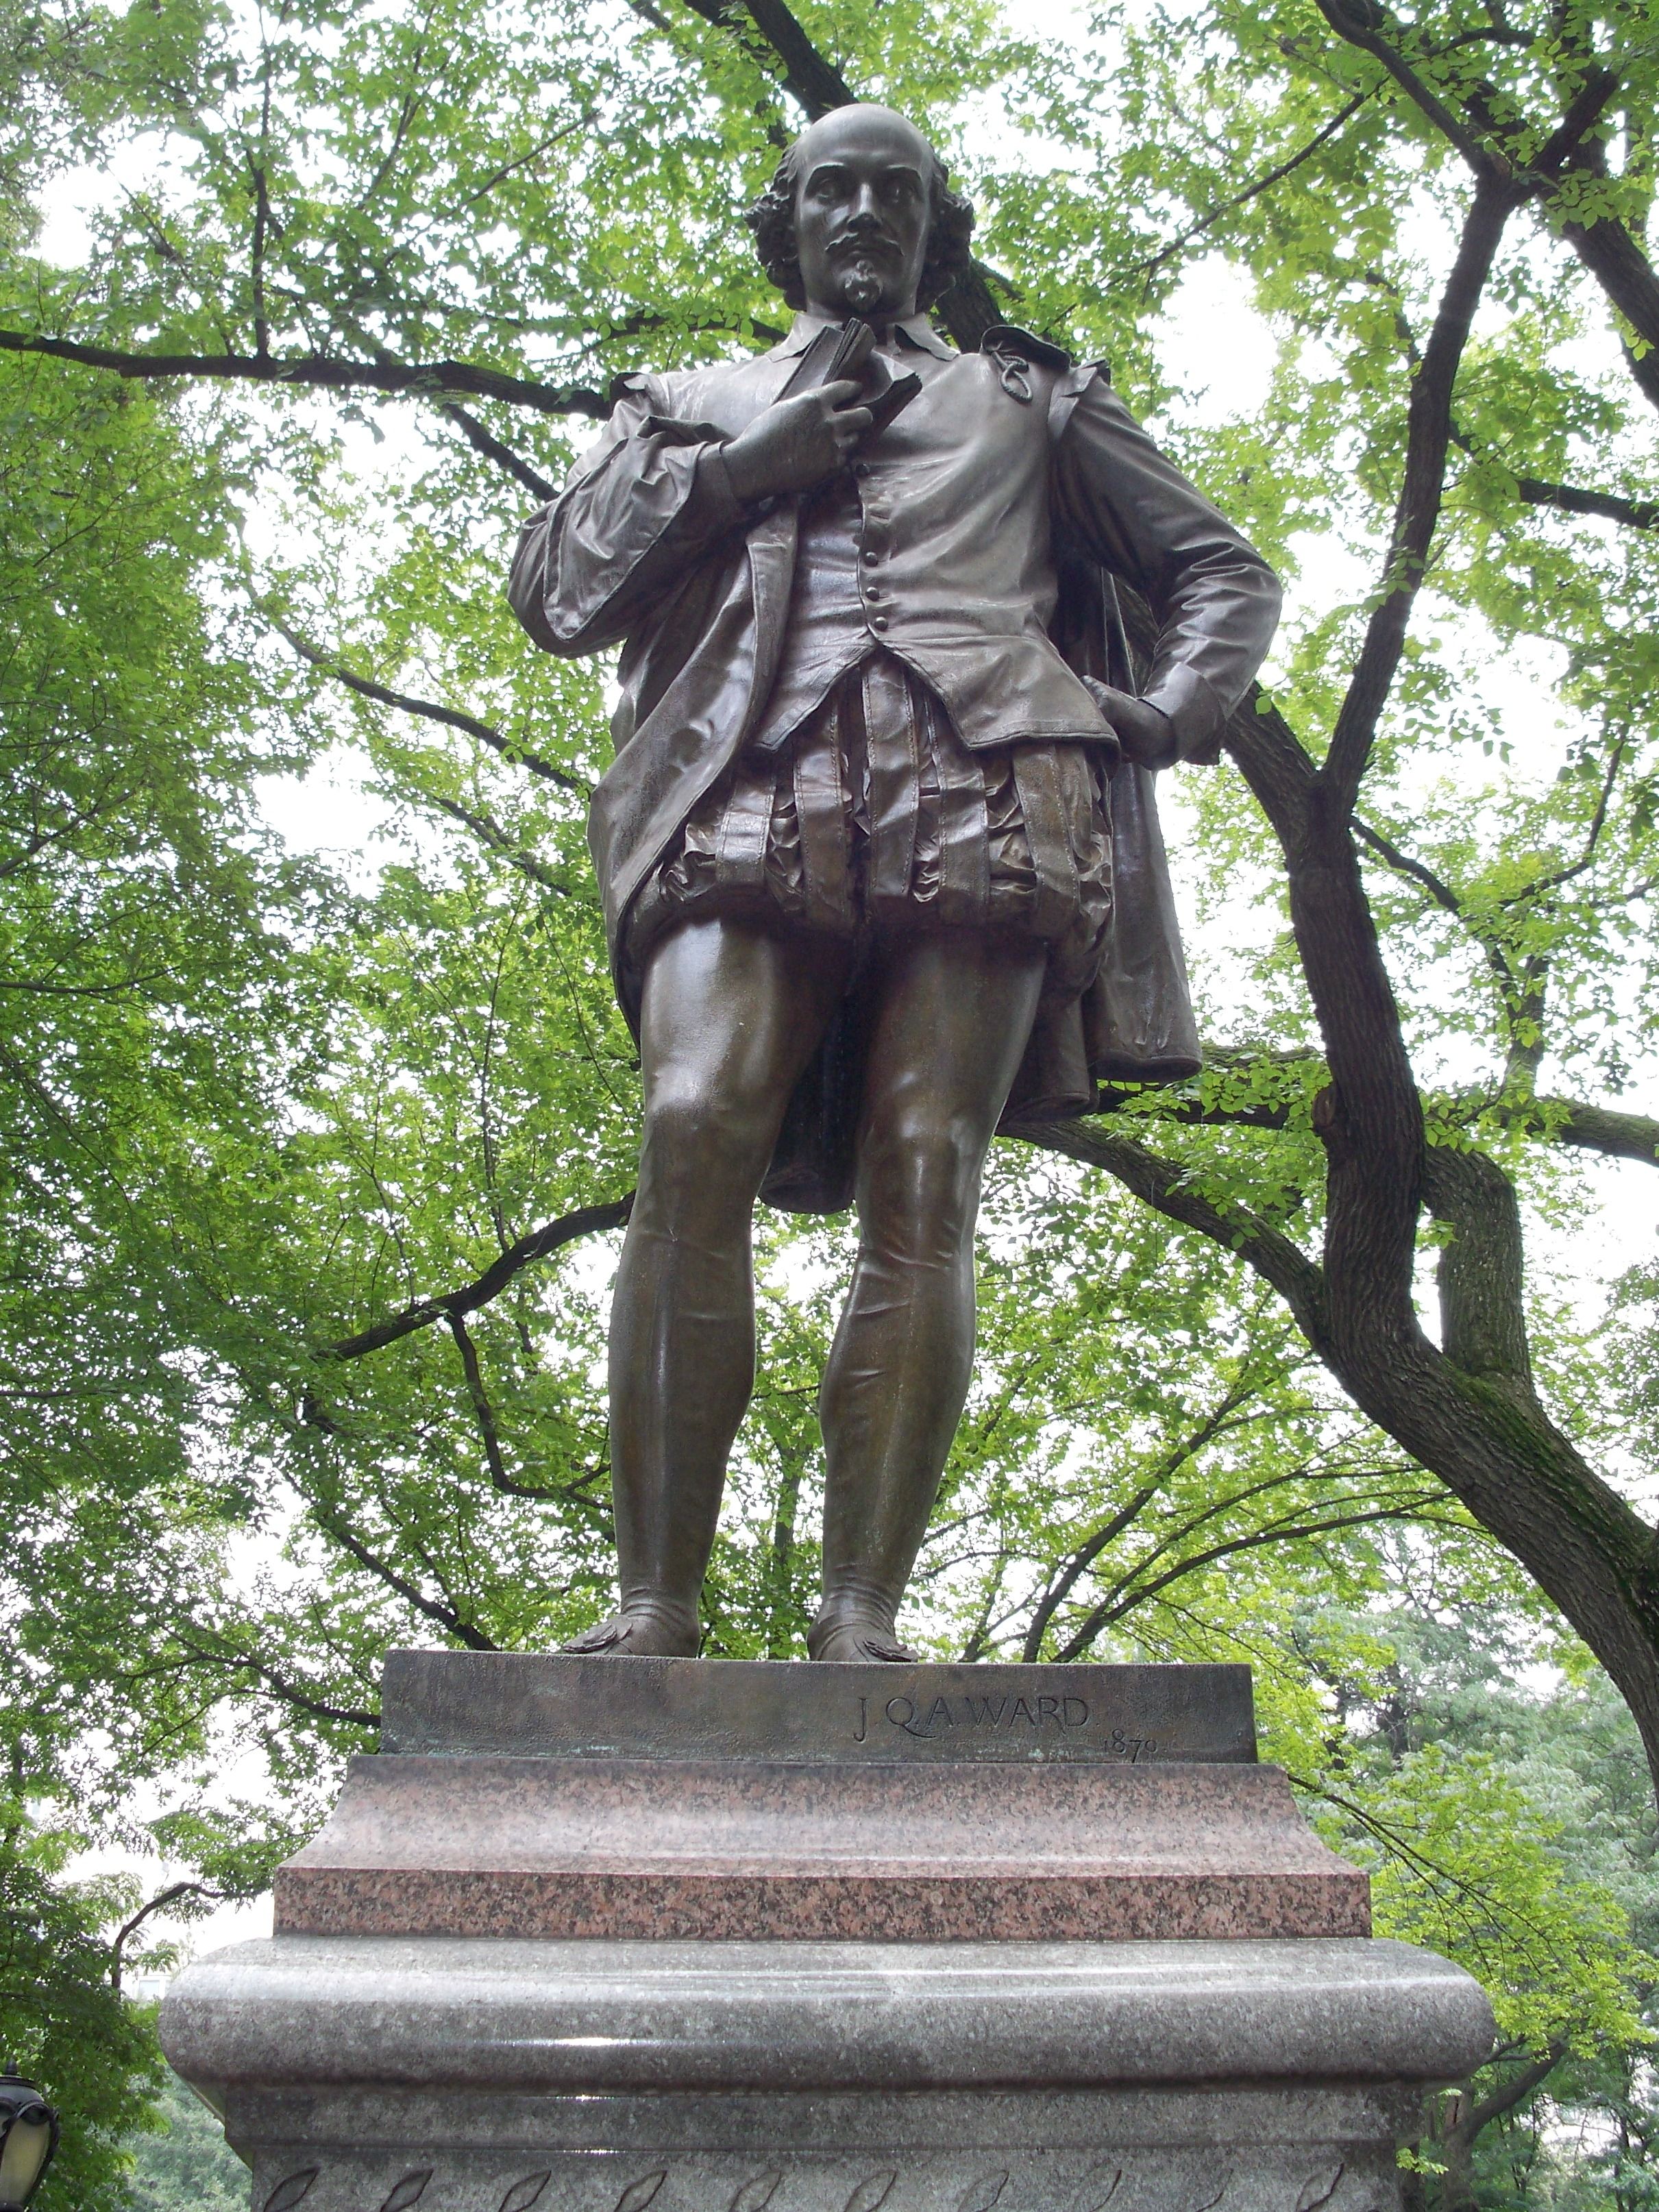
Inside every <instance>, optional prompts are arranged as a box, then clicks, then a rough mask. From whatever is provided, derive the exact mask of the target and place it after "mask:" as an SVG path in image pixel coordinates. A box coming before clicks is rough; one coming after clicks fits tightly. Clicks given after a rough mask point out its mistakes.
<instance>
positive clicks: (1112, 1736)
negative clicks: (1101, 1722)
mask: <svg viewBox="0 0 1659 2212" xmlns="http://www.w3.org/2000/svg"><path fill="white" fill-rule="evenodd" d="M856 1702H857V1705H858V1711H857V1714H856V1715H855V1717H854V1723H853V1729H852V1735H853V1741H854V1743H868V1742H869V1741H871V1739H872V1736H874V1737H876V1738H877V1739H878V1740H880V1741H894V1740H895V1739H896V1738H897V1737H900V1736H909V1737H912V1738H913V1739H914V1740H915V1741H918V1742H921V1743H937V1742H939V1741H942V1740H944V1739H946V1738H952V1737H955V1738H960V1737H962V1736H972V1735H995V1734H1001V1735H1007V1736H1012V1737H1015V1738H1025V1739H1028V1740H1029V1741H1030V1743H1031V1744H1032V1746H1033V1747H1034V1748H1041V1747H1042V1745H1043V1744H1045V1743H1055V1744H1062V1743H1065V1742H1066V1741H1067V1740H1068V1739H1069V1740H1071V1741H1075V1742H1077V1743H1079V1745H1081V1744H1083V1743H1087V1742H1090V1741H1091V1737H1092V1731H1091V1729H1090V1715H1089V1701H1088V1699H1086V1698H1079V1697H1075V1696H1061V1695H1060V1694H1058V1693H1056V1694H1054V1695H1049V1694H1048V1693H1046V1692H1045V1693H1043V1694H1042V1695H1040V1696H1037V1697H1033V1698H1010V1697H995V1696H984V1697H976V1696H973V1695H971V1694H969V1692H957V1694H956V1695H954V1696H952V1697H948V1698H944V1697H939V1698H932V1699H927V1698H922V1699H916V1698H907V1697H902V1696H901V1697H896V1698H889V1699H888V1700H887V1702H886V1703H885V1705H879V1704H878V1703H877V1702H876V1701H875V1700H873V1699H870V1698H867V1697H863V1698H860V1699H858V1700H857V1701H856ZM1092 1740H1093V1741H1096V1742H1097V1743H1098V1747H1099V1748H1100V1749H1101V1750H1103V1751H1104V1752H1105V1753H1106V1754H1107V1756H1108V1757H1109V1758H1111V1759H1127V1760H1128V1761H1129V1763H1130V1764H1131V1765H1136V1764H1138V1763H1139V1762H1140V1761H1142V1760H1144V1759H1156V1758H1157V1757H1158V1738H1157V1737H1156V1736H1151V1735H1130V1734H1129V1733H1128V1732H1127V1730H1126V1729H1111V1730H1110V1731H1109V1733H1108V1734H1106V1735H1104V1736H1103V1737H1098V1738H1093V1739H1092Z"/></svg>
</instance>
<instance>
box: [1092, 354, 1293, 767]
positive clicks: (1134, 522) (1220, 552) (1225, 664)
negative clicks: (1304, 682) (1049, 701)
mask: <svg viewBox="0 0 1659 2212" xmlns="http://www.w3.org/2000/svg"><path fill="white" fill-rule="evenodd" d="M1055 402H1056V404H1055V405H1054V408H1053V410H1051V420H1052V422H1053V423H1054V431H1055V439H1056V442H1055V447H1054V491H1055V501H1056V505H1057V507H1058V509H1059V513H1060V520H1061V523H1062V526H1064V528H1065V529H1066V532H1068V534H1069V535H1070V536H1072V537H1073V538H1074V539H1075V540H1076V541H1077V542H1078V543H1079V544H1080V545H1081V547H1082V548H1083V549H1084V550H1085V551H1086V552H1087V553H1088V554H1089V555H1090V556H1091V557H1093V558H1094V559H1096V560H1097V561H1100V562H1103V564H1104V565H1105V566H1106V567H1107V568H1110V569H1112V570H1113V571H1115V573H1116V574H1119V575H1121V576H1123V577H1125V578H1127V580H1128V581H1129V582H1130V583H1132V584H1133V585H1134V586H1136V587H1137V589H1138V590H1139V591H1140V592H1142V593H1143V594H1144V595H1145V597H1146V600H1147V603H1148V604H1149V605H1150V606H1151V607H1152V612H1153V614H1154V615H1155V616H1156V617H1157V619H1158V644H1157V647H1156V649H1155V650H1154V653H1153V655H1152V666H1151V668H1150V669H1149V670H1148V671H1147V675H1146V681H1145V683H1144V684H1143V685H1142V687H1141V696H1142V697H1143V698H1144V699H1145V700H1146V702H1147V704H1148V705H1149V706H1153V707H1157V708H1159V709H1160V710H1161V711H1162V712H1163V713H1164V714H1167V715H1168V717H1169V719H1170V726H1171V727H1172V729H1173V730H1174V732H1175V735H1176V742H1177V744H1178V745H1179V748H1180V753H1181V757H1182V759H1187V760H1190V759H1193V758H1195V757H1202V756H1204V755H1206V754H1207V755H1209V756H1210V757H1213V755H1214V748H1215V745H1216V744H1217V741H1218V738H1219V737H1220V734H1221V730H1222V726H1223V725H1224V724H1225V721H1226V719H1227V717H1228V715H1229V714H1231V712H1232V710H1233V708H1235V707H1236V706H1237V704H1238V702H1239V701H1240V700H1241V699H1242V698H1243V696H1244V693H1245V691H1246V690H1248V689H1249V683H1250V679H1251V678H1252V677H1253V676H1254V675H1255V672H1256V670H1257V669H1258V668H1259V667H1260V666H1261V663H1262V660H1263V659H1264V658H1265V657H1266V654H1267V648H1268V647H1269V646H1270V645H1271V644H1272V643H1273V632H1274V630H1275V629H1277V628H1278V626H1279V606H1280V601H1281V596H1282V595H1281V593H1280V591H1279V580H1278V578H1277V577H1276V576H1275V575H1274V574H1273V570H1272V569H1271V568H1269V567H1268V566H1267V562H1265V561H1264V560H1263V559H1262V557H1261V555H1260V554H1259V553H1258V552H1257V551H1256V550H1255V547H1254V546H1252V545H1251V544H1249V541H1248V540H1247V539H1246V538H1243V536H1241V534H1240V533H1239V532H1237V530H1235V529H1234V528H1233V526H1232V525H1231V523H1230V522H1229V521H1228V520H1227V519H1226V518H1225V515H1223V514H1221V513H1219V512H1218V510H1217V509H1216V508H1215V507H1212V506H1211V504H1210V502H1209V501H1208V500H1206V499H1205V498H1204V497H1203V496H1202V495H1201V494H1200V493H1199V492H1198V491H1196V490H1194V488H1193V486H1192V485H1191V484H1189V483H1188V481H1187V479H1186V478H1185V477H1183V476H1182V474H1181V472H1180V471H1179V470H1178V469H1176V467H1175V466H1174V465H1172V464H1171V463H1170V461H1169V460H1168V459H1165V457H1164V454H1163V453H1160V452H1159V451H1158V447H1157V446H1156V445H1155V444H1154V443H1153V442H1152V439H1150V438H1149V437H1148V436H1147V435H1146V432H1145V431H1144V430H1143V429H1142V428H1141V427H1140V425H1139V423H1138V422H1136V421H1135V419H1134V417H1133V415H1131V414H1130V412H1129V410H1128V409H1127V407H1126V406H1125V405H1124V404H1123V402H1122V401H1121V399H1120V398H1118V397H1117V395H1116V393H1115V392H1114V391H1113V390H1112V388H1111V386H1110V385H1109V383H1108V382H1107V380H1106V378H1105V376H1104V374H1103V373H1102V372H1100V371H1099V370H1098V369H1084V370H1080V371H1077V372H1074V373H1073V375H1072V376H1069V377H1067V378H1066V379H1065V380H1062V382H1061V384H1060V386H1059V387H1058V389H1057V391H1056V393H1055Z"/></svg>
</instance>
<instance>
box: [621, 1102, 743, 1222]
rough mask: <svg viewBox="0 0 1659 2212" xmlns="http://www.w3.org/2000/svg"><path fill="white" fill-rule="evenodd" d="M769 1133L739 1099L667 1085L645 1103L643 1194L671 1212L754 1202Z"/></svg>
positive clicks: (729, 1208)
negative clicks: (726, 1100)
mask: <svg viewBox="0 0 1659 2212" xmlns="http://www.w3.org/2000/svg"><path fill="white" fill-rule="evenodd" d="M770 1155H771V1133H770V1130H769V1127H764V1126H763V1124H762V1121H761V1117H760V1116H759V1115H756V1114H754V1113H752V1112H747V1111H745V1110H744V1109H742V1108H741V1107H734V1106H732V1105H730V1104H728V1103H721V1102H720V1101H719V1100H709V1099H707V1098H702V1097H695V1096H692V1095H689V1094H685V1093H680V1092H674V1091H669V1092H667V1093H665V1095H664V1096H662V1097H657V1098H654V1099H653V1101H652V1102H651V1103H650V1105H649V1106H647V1109H646V1113H645V1121H644V1129H643V1135H642V1141H641V1147H640V1195H641V1200H643V1201H644V1202H646V1203H647V1204H648V1205H650V1206H653V1208H655V1209H657V1210H658V1211H659V1212H666V1213H667V1214H668V1215H670V1216H671V1218H675V1219H679V1218H687V1217H690V1218H711V1217H714V1218H718V1217H720V1216H721V1215H724V1214H726V1213H727V1212H744V1213H746V1212H747V1211H748V1209H749V1208H750V1206H752V1205H753V1204H754V1200H755V1193H756V1192H757V1190H758V1189H759V1188H760V1182H761V1177H762V1176H763V1175H764V1174H765V1172H766V1168H767V1163H768V1161H769V1158H770Z"/></svg>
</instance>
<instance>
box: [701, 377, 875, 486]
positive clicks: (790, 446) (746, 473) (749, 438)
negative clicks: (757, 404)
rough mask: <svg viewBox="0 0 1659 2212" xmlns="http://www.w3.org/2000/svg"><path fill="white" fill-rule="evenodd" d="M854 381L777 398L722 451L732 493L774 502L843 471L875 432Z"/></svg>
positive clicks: (841, 380)
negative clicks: (869, 433) (868, 432)
mask: <svg viewBox="0 0 1659 2212" xmlns="http://www.w3.org/2000/svg"><path fill="white" fill-rule="evenodd" d="M858 393H859V386H858V384H857V381H856V380H854V378H852V377H841V378H838V379H837V380H836V382H835V383H834V384H820V385H818V386H816V387H815V388H814V389H813V390H812V391H811V392H796V393H795V395H794V396H793V398H789V399H778V400H775V401H774V402H773V404H771V406H769V408H767V409H766V410H764V412H763V413H762V414H759V415H757V416H756V417H755V419H754V421H753V422H751V423H750V425H749V428H747V429H746V430H744V431H741V432H740V433H739V434H738V436H737V437H735V438H733V439H732V441H731V443H730V444H729V445H727V446H726V447H722V448H721V451H722V453H723V455H724V458H725V461H726V474H727V476H728V477H730V478H731V480H732V490H733V491H734V492H736V494H737V495H738V498H739V499H775V498H777V497H779V496H780V495H781V494H783V493H785V492H792V491H811V489H813V488H814V486H815V485H817V484H821V483H823V480H824V478H825V477H831V476H833V475H834V474H835V472H836V470H837V469H839V468H844V467H845V466H846V464H847V460H848V456H849V454H850V453H852V451H853V448H854V447H855V446H856V445H857V444H858V442H859V441H860V438H862V437H863V435H865V433H866V430H868V428H870V424H871V422H872V416H871V413H870V410H869V409H868V408H867V407H861V406H859V405H858V404H856V402H857V399H858Z"/></svg>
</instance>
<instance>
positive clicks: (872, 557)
mask: <svg viewBox="0 0 1659 2212" xmlns="http://www.w3.org/2000/svg"><path fill="white" fill-rule="evenodd" d="M873 473H874V470H873V465H872V463H871V462H869V461H860V462H858V463H856V464H855V465H854V474H855V475H857V476H860V477H864V478H865V479H866V481H867V480H868V478H869V477H871V476H872V474H873ZM881 520H884V518H883V517H879V516H878V515H876V514H873V513H872V512H871V510H870V509H869V508H868V507H866V508H865V511H864V521H865V526H866V529H867V528H868V527H869V526H870V525H871V524H872V522H873V523H875V524H876V525H877V526H878V527H879V525H880V522H881ZM860 557H861V560H862V563H863V566H864V567H865V568H879V567H880V566H881V557H882V556H881V553H880V551H879V550H878V548H877V547H876V546H874V545H866V547H865V548H864V550H863V553H862V555H861V556H860ZM859 588H860V592H862V593H863V595H864V598H865V599H866V601H872V600H876V599H879V598H880V597H881V586H880V585H879V584H878V583H876V582H874V581H873V580H872V579H871V578H870V577H868V576H860V579H859ZM865 620H866V622H867V623H869V625H870V627H871V629H872V630H875V631H877V632H878V633H879V632H880V631H882V630H884V629H886V627H887V617H886V616H885V615H884V614H882V613H881V612H880V611H875V612H870V611H866V615H865Z"/></svg>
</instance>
